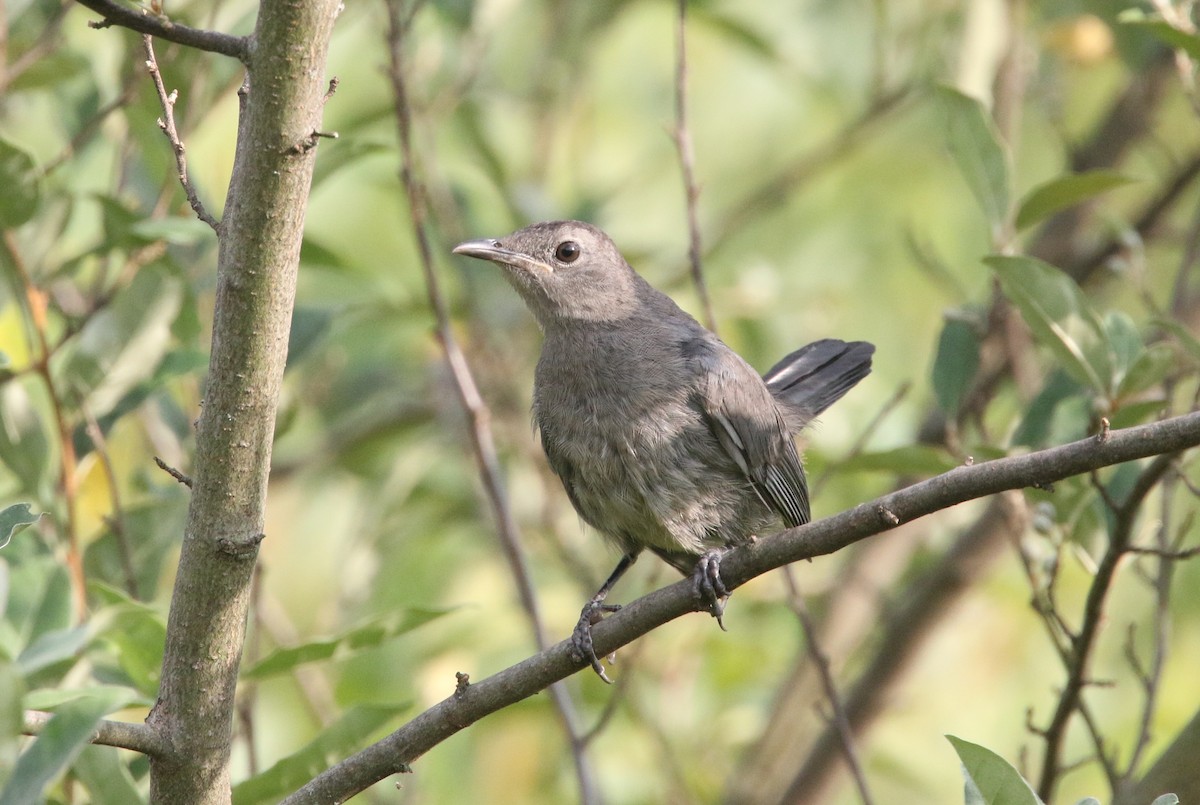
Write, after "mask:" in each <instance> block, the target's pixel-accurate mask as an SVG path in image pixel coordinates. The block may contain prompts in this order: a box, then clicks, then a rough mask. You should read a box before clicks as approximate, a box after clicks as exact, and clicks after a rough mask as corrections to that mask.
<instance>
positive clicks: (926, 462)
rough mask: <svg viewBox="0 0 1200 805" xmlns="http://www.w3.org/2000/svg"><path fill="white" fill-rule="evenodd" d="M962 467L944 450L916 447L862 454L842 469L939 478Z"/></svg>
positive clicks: (920, 445) (843, 465) (853, 458)
mask: <svg viewBox="0 0 1200 805" xmlns="http://www.w3.org/2000/svg"><path fill="white" fill-rule="evenodd" d="M957 466H958V461H957V460H955V458H954V457H953V456H951V455H950V454H949V453H947V452H946V451H945V450H943V449H942V448H940V447H934V446H932V445H923V444H914V445H908V446H906V447H897V448H894V449H892V450H882V451H879V452H875V453H859V454H858V455H856V456H851V457H850V458H848V459H846V460H845V461H843V462H842V463H841V464H839V465H838V469H839V470H841V471H847V472H893V473H896V474H898V475H939V474H941V473H943V472H948V471H950V470H952V469H954V468H955V467H957Z"/></svg>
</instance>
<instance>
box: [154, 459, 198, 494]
mask: <svg viewBox="0 0 1200 805" xmlns="http://www.w3.org/2000/svg"><path fill="white" fill-rule="evenodd" d="M154 463H155V464H157V465H158V468H159V469H160V470H162V471H163V472H165V473H166V474H167V475H170V476H171V477H172V478H174V479H175V480H176V481H179V483H181V484H183V485H184V486H186V487H187V488H188V489H191V488H192V479H191V478H189V477H188V476H186V475H184V474H183V473H182V472H180V471H179V470H177V469H175V468H174V467H172V466H171V465H170V464H168V463H167V462H165V461H163V460H162V459H161V458H159V457H158V456H155V457H154Z"/></svg>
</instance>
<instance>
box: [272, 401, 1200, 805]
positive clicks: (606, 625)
mask: <svg viewBox="0 0 1200 805" xmlns="http://www.w3.org/2000/svg"><path fill="white" fill-rule="evenodd" d="M1198 444H1200V412H1192V413H1190V414H1186V415H1184V416H1179V417H1174V418H1172V419H1166V420H1163V421H1161V422H1155V423H1153V424H1150V425H1142V426H1139V427H1135V428H1126V429H1123V430H1114V431H1112V432H1111V433H1110V434H1109V438H1108V440H1107V441H1106V442H1104V443H1103V444H1098V443H1097V442H1096V440H1095V438H1094V437H1092V438H1087V439H1083V440H1081V441H1078V442H1074V443H1072V444H1068V445H1064V446H1061V447H1055V448H1051V449H1049V450H1042V451H1039V452H1035V453H1029V454H1027V455H1022V456H1012V457H1009V458H1002V459H997V460H995V461H987V462H982V463H979V464H975V465H972V466H969V467H966V466H964V467H957V468H955V469H953V470H951V471H950V472H947V473H944V474H942V475H939V476H936V477H934V478H931V479H929V480H927V481H923V482H921V483H918V484H914V485H913V486H910V487H908V488H906V489H902V490H900V491H897V492H892V493H890V494H888V495H885V496H884V497H882V498H880V499H878V500H876V501H870V502H866V503H862V504H859V505H858V506H856V507H854V508H853V509H850V510H849V511H846V512H842V513H841V514H838V515H835V516H833V517H826V518H824V519H822V520H817V521H815V522H812V523H808V524H807V525H803V526H800V527H799V528H793V529H788V530H786V531H783V532H780V533H779V534H777V535H775V536H774V537H770V538H767V539H761V540H758V541H756V542H754V543H751V544H749V545H746V546H744V547H741V548H738V549H736V550H734V551H733V552H731V553H730V554H729V555H728V556H727V557H726V558H725V559H724V560H723V561H722V563H721V575H722V580H723V581H724V582H725V586H726V587H728V588H730V589H733V588H736V587H739V586H741V585H742V584H745V583H746V582H747V581H749V580H750V579H752V578H754V577H756V576H759V575H762V574H763V573H766V572H768V571H770V570H774V569H775V568H778V567H782V566H783V565H785V564H788V563H790V562H795V561H799V560H802V559H809V558H814V557H817V556H824V555H826V554H830V553H833V552H835V551H838V550H841V549H842V548H845V547H846V546H848V545H852V544H854V543H855V542H858V541H860V540H863V539H866V538H867V537H870V536H874V535H875V534H879V533H882V532H883V531H887V530H889V526H888V525H887V524H885V523H884V522H883V521H882V520H881V518H880V517H879V516H878V514H877V510H878V509H879V507H883V508H885V509H887V510H888V511H891V512H893V513H895V514H896V516H897V518H898V519H899V521H900V522H908V521H911V520H914V519H916V518H918V517H923V516H925V515H927V514H931V513H933V512H935V511H938V510H941V509H945V508H949V507H950V506H954V505H956V504H958V503H963V502H965V501H968V500H974V499H976V498H980V497H984V496H987V495H993V494H996V493H998V492H1003V491H1006V490H1010V489H1021V488H1023V487H1027V486H1029V485H1030V484H1031V483H1043V484H1045V483H1052V482H1054V481H1059V480H1062V479H1064V478H1069V477H1071V476H1073V475H1079V474H1080V473H1084V472H1089V471H1090V470H1093V469H1096V468H1098V467H1103V466H1109V465H1112V464H1120V463H1123V462H1126V461H1133V460H1135V459H1139V458H1145V457H1147V456H1153V455H1159V454H1162V453H1168V452H1171V453H1174V452H1177V451H1180V450H1184V449H1187V448H1189V447H1195V446H1196V445H1198ZM700 609H703V606H702V605H701V604H700V603H699V602H698V601H697V600H696V598H695V594H694V591H693V589H692V582H691V580H690V579H684V580H682V581H679V582H676V583H674V584H672V585H670V586H668V587H664V588H662V589H659V590H656V591H654V592H652V593H650V594H649V595H646V596H643V597H642V598H639V599H637V600H636V601H634V602H632V603H630V604H627V605H626V606H625V607H623V608H622V609H621V611H620V612H617V613H615V614H613V615H611V616H609V617H608V618H606V619H605V620H603V621H602V622H600V623H599V624H597V625H596V627H595V629H594V634H593V638H594V640H595V644H596V651H597V653H601V652H602V653H604V654H608V653H611V652H613V651H616V650H617V649H618V648H620V647H621V646H623V645H626V644H628V643H630V642H631V641H633V640H635V639H636V638H638V637H640V636H642V635H644V634H646V633H647V632H649V631H650V630H652V629H654V628H657V627H658V626H661V625H663V624H664V623H667V622H669V621H671V620H674V619H675V618H678V617H679V616H681V615H684V614H686V613H688V612H695V611H698V610H700ZM583 667H586V663H584V662H582V661H580V660H578V659H576V658H574V657H573V656H572V648H571V645H570V641H567V640H564V641H563V642H561V643H559V644H557V645H555V646H553V647H552V648H550V649H548V650H547V651H543V652H541V653H539V654H537V655H535V656H533V657H530V658H528V659H526V660H524V661H522V662H520V663H518V664H517V665H514V666H511V667H509V668H507V669H505V670H503V671H501V672H499V673H497V674H494V675H493V676H491V677H488V678H486V679H483V680H481V681H479V682H475V683H472V685H471V686H470V687H469V688H468V689H467V691H466V693H465V695H462V696H459V697H455V696H451V697H449V698H447V699H445V700H443V701H442V702H440V703H439V704H437V705H434V706H433V707H432V708H430V709H429V710H426V711H425V712H424V713H422V714H421V715H419V716H417V717H416V718H415V719H413V720H412V721H410V722H409V723H408V724H406V725H404V726H403V727H401V728H400V729H398V730H396V731H395V732H393V733H392V734H391V735H389V736H388V737H386V738H384V739H383V740H381V741H379V742H377V743H375V744H373V745H371V746H369V747H367V748H366V749H364V750H363V751H361V752H359V753H357V754H355V755H353V756H351V757H349V758H347V759H345V760H344V761H342V762H341V763H338V764H337V765H335V766H333V767H332V768H330V769H328V770H326V771H325V772H323V773H322V774H320V775H318V776H317V777H316V778H314V779H313V780H312V781H311V782H309V783H308V784H306V785H305V786H304V787H302V788H301V789H300V790H298V791H297V792H295V793H294V794H292V795H291V796H290V797H288V798H287V799H285V800H284V802H285V803H287V805H300V804H301V803H318V802H330V801H344V800H345V799H347V798H348V797H350V796H351V795H353V794H355V793H357V792H359V791H362V790H363V789H365V788H366V787H367V786H369V785H372V784H374V783H375V782H378V781H379V780H382V779H384V778H386V777H388V776H389V775H391V774H396V773H399V772H400V770H401V768H402V767H407V766H408V765H409V764H411V763H412V762H413V761H415V760H416V759H417V758H418V757H420V756H421V755H423V754H425V753H426V752H428V751H429V750H430V749H431V748H433V747H434V746H436V745H437V744H439V743H440V742H442V741H443V740H445V739H446V738H448V737H450V736H451V735H454V734H455V733H457V732H459V731H460V730H463V729H465V728H466V727H468V726H470V725H471V724H473V723H474V722H476V721H478V720H479V719H481V718H483V717H484V716H487V715H489V714H491V713H494V712H496V711H498V710H500V709H502V708H504V707H506V706H508V705H510V704H513V703H515V702H518V701H521V700H522V699H525V698H527V697H529V696H532V695H534V694H535V693H537V692H538V691H540V690H543V689H545V688H546V687H548V686H549V685H551V684H552V683H554V682H556V681H558V680H560V679H564V678H565V677H567V676H569V675H570V674H572V673H574V672H576V671H578V670H580V669H581V668H583Z"/></svg>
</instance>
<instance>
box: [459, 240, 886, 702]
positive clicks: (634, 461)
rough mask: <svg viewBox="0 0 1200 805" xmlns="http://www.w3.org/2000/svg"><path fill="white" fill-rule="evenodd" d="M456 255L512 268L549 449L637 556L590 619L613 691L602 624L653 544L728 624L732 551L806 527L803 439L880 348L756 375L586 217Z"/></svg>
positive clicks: (790, 362)
mask: <svg viewBox="0 0 1200 805" xmlns="http://www.w3.org/2000/svg"><path fill="white" fill-rule="evenodd" d="M454 252H455V253H456V254H465V255H468V256H470V257H478V258H480V259H483V260H490V261H491V262H493V263H496V264H497V265H499V266H500V267H501V268H502V269H504V275H505V277H507V278H508V280H509V282H510V283H511V284H512V285H513V287H515V288H516V289H517V292H518V293H520V295H521V296H522V297H523V298H524V300H525V302H526V304H527V305H528V306H529V308H530V310H532V311H533V314H534V316H535V317H536V318H537V322H538V325H539V326H540V327H541V329H542V332H543V334H544V337H545V340H544V343H543V345H542V356H541V359H540V360H539V361H538V364H537V370H536V372H535V374H534V383H533V413H534V418H535V420H536V422H537V426H538V429H539V431H540V432H541V437H542V447H543V448H544V449H545V451H546V457H547V458H548V459H549V460H550V466H551V467H552V468H553V469H554V472H555V473H557V474H558V477H559V478H560V479H562V483H563V486H564V487H566V490H567V495H568V497H570V499H571V503H573V504H574V505H575V509H576V510H577V511H578V512H579V514H580V516H581V517H582V518H583V519H584V520H585V521H587V522H588V523H589V524H591V525H592V526H593V527H594V528H596V529H597V530H598V531H599V532H600V533H601V534H603V535H604V536H605V537H607V538H608V539H609V540H610V541H611V542H613V543H614V544H616V545H617V547H619V548H620V549H621V551H622V552H623V554H624V555H623V556H622V558H621V561H620V563H619V564H618V565H617V567H616V569H615V570H614V571H613V572H612V575H610V576H609V578H608V580H607V581H605V582H604V585H603V586H602V587H601V588H600V590H599V591H598V592H597V593H596V595H595V596H593V597H592V600H591V601H589V602H588V603H587V605H586V606H584V608H583V611H582V612H581V613H580V616H579V623H578V625H577V626H576V627H575V631H574V634H573V635H572V641H573V643H574V646H575V649H576V651H577V653H578V654H579V655H580V658H581V659H583V660H589V661H590V662H591V665H592V668H594V669H595V670H596V673H598V674H599V675H600V677H601V678H602V679H604V680H605V681H608V677H607V676H606V675H605V673H604V668H603V666H602V665H601V664H600V661H599V659H598V658H597V657H596V654H595V650H594V648H593V646H592V638H591V627H592V625H593V624H594V623H596V622H597V621H598V620H599V619H600V618H601V617H602V615H603V613H605V612H612V611H615V610H616V609H618V607H615V606H611V605H606V604H604V599H605V597H606V596H607V595H608V592H609V590H610V589H612V587H613V585H614V584H616V582H617V579H619V578H620V577H621V575H622V574H623V573H624V572H625V571H626V570H627V569H628V568H629V566H630V565H632V564H633V561H634V560H635V559H636V558H637V556H638V554H639V553H640V552H641V551H642V550H643V549H645V548H649V549H650V550H651V551H653V552H654V553H656V554H658V555H659V556H660V557H662V558H663V559H664V560H666V561H667V562H668V563H670V564H671V565H672V566H674V567H675V568H677V569H678V570H679V571H680V572H682V573H684V574H685V575H687V574H694V576H693V577H694V580H695V589H696V594H697V596H698V597H699V598H700V600H701V601H702V602H704V603H705V605H706V606H707V608H708V609H709V611H710V612H711V613H712V614H713V616H714V617H716V618H717V619H718V623H720V617H721V614H722V612H723V610H724V604H725V601H726V600H727V598H728V595H729V594H728V591H727V590H726V589H725V586H724V584H722V582H721V576H720V561H721V556H722V555H723V554H724V552H725V551H726V550H727V549H728V548H730V547H732V546H735V545H738V544H741V543H744V542H746V541H748V540H750V539H751V538H752V537H753V536H754V535H756V534H760V533H762V532H763V530H764V529H767V528H770V527H772V526H775V525H778V523H779V522H780V521H782V522H783V523H784V524H785V525H787V526H798V525H801V524H803V523H807V522H808V520H809V507H808V487H807V485H806V483H805V480H804V470H803V469H802V468H801V465H800V457H799V456H798V455H797V453H796V445H795V442H794V441H793V434H794V433H796V432H797V431H799V430H800V428H802V427H804V426H805V425H806V424H807V423H808V422H809V421H811V420H812V418H813V417H814V416H816V415H817V414H819V413H820V412H821V411H823V410H825V409H826V408H827V407H829V406H830V405H831V404H833V403H834V402H835V401H836V400H837V399H838V398H840V397H841V396H842V395H843V394H845V393H846V392H847V391H848V390H849V389H850V388H851V387H852V386H854V384H855V383H857V382H858V381H859V380H862V379H863V378H864V377H866V376H867V374H868V373H869V372H870V371H871V354H872V353H873V352H874V351H875V347H873V346H872V345H871V344H868V343H866V342H863V341H855V342H851V343H846V342H844V341H838V340H835V339H826V340H823V341H817V342H815V343H813V344H809V345H808V346H806V347H803V348H801V349H799V350H797V351H795V352H793V353H792V354H790V355H788V356H787V357H786V358H784V359H783V360H782V361H780V362H779V363H778V364H776V365H775V366H774V367H773V368H772V369H771V370H770V371H769V372H767V374H766V375H765V376H763V377H759V375H758V373H757V372H755V371H754V370H753V369H752V368H750V365H749V364H748V363H746V361H744V360H743V359H742V358H741V357H740V356H739V355H738V354H737V353H735V352H734V351H733V350H731V349H730V348H729V347H727V346H726V345H725V343H724V342H723V341H721V340H720V339H719V338H717V336H715V335H714V334H713V333H711V332H709V331H708V330H706V329H705V328H704V327H702V326H701V325H700V324H699V322H697V321H696V320H695V319H693V318H692V317H691V316H689V315H688V314H687V313H685V312H683V311H682V310H681V309H680V308H679V307H678V306H677V305H676V304H675V303H674V302H673V301H671V299H670V298H669V297H667V296H666V295H665V294H663V293H660V292H659V291H657V290H655V289H654V288H652V287H651V286H650V285H649V284H648V283H647V282H646V281H645V280H644V279H642V278H641V277H640V276H639V275H638V274H636V273H635V272H634V270H633V269H632V268H630V267H629V264H628V263H626V262H625V260H624V258H622V257H621V254H620V253H619V252H618V251H617V248H616V246H614V245H613V242H612V241H611V240H610V239H609V238H608V236H607V235H605V234H604V233H603V232H601V231H600V230H599V229H597V228H596V227H594V226H591V225H590V224H585V223H581V222H579V221H551V222H548V223H541V224H534V225H533V226H529V227H526V228H524V229H521V230H518V231H516V232H514V233H512V234H511V235H508V236H507V237H504V238H501V239H499V240H472V241H468V242H467V243H461V244H459V245H458V246H456V247H455V248H454ZM722 628H724V626H723V625H722Z"/></svg>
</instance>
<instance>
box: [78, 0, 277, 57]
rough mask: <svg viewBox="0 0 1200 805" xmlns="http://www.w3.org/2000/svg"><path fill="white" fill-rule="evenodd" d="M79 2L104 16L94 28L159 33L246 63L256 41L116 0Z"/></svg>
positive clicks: (163, 36) (161, 35)
mask: <svg viewBox="0 0 1200 805" xmlns="http://www.w3.org/2000/svg"><path fill="white" fill-rule="evenodd" d="M79 4H80V5H81V6H86V7H87V8H90V9H91V10H92V11H95V12H96V13H97V14H99V15H100V16H101V17H103V18H104V19H102V20H101V21H100V22H91V23H88V24H89V25H90V26H91V27H93V28H109V27H111V26H113V25H118V26H120V27H122V28H129V29H130V30H133V31H137V32H138V33H140V34H148V35H150V36H157V37H158V38H159V39H166V40H167V41H168V42H176V43H178V44H180V45H187V46H188V47H193V48H196V49H197V50H207V51H208V52H210V53H220V54H221V55H223V56H232V57H233V58H235V59H237V60H238V61H240V62H242V63H244V64H249V63H250V54H251V52H252V51H253V42H252V40H251V38H250V37H248V36H232V35H231V34H224V33H221V32H219V31H205V30H202V29H200V28H190V27H188V26H187V25H181V24H179V23H177V22H171V20H169V19H167V18H166V17H162V16H153V15H150V14H147V13H146V12H145V11H142V10H140V9H136V8H130V7H129V6H124V5H121V4H120V3H117V2H114V0H79Z"/></svg>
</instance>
